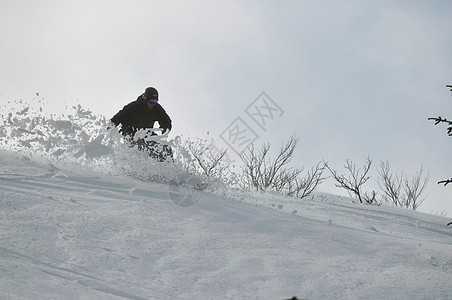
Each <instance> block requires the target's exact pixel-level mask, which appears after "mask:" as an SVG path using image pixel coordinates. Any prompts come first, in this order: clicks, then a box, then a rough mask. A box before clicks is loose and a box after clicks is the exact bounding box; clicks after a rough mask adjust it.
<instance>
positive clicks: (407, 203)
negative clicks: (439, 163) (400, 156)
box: [378, 161, 429, 210]
mask: <svg viewBox="0 0 452 300" xmlns="http://www.w3.org/2000/svg"><path fill="white" fill-rule="evenodd" d="M378 173H379V175H380V176H379V178H378V185H379V186H380V189H381V190H382V192H383V200H384V201H385V202H388V203H391V204H393V205H395V206H401V207H406V208H409V209H412V210H416V209H417V208H418V207H419V206H420V205H421V204H422V202H424V200H425V198H423V199H421V195H422V194H423V193H424V191H425V189H426V188H427V184H428V181H429V174H427V175H426V176H425V177H424V176H423V173H424V169H423V167H421V168H420V169H419V171H417V172H416V173H415V174H414V175H413V176H412V177H411V180H409V179H408V177H407V176H405V175H404V174H403V172H401V173H400V175H399V174H398V173H395V174H394V173H392V172H391V167H390V166H389V162H388V161H386V162H381V163H380V166H379V169H378Z"/></svg>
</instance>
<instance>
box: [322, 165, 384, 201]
mask: <svg viewBox="0 0 452 300" xmlns="http://www.w3.org/2000/svg"><path fill="white" fill-rule="evenodd" d="M325 166H326V168H327V169H328V170H329V171H330V172H331V175H333V178H334V179H335V180H336V182H337V184H336V186H337V187H339V188H343V189H345V190H347V191H348V193H349V194H350V196H353V194H354V195H355V196H356V197H357V198H358V199H359V202H361V203H369V204H380V203H378V201H377V199H376V196H377V193H376V192H375V191H372V193H371V194H370V195H369V194H368V193H367V192H364V191H363V185H364V184H365V183H366V182H367V181H368V180H369V179H370V178H371V176H369V175H368V174H369V170H370V167H371V166H372V159H371V158H370V157H369V156H367V158H366V163H365V165H364V167H363V169H362V172H361V171H360V169H358V168H357V167H356V165H355V164H354V163H353V162H352V161H351V160H350V159H346V160H345V166H344V167H345V169H346V170H347V171H348V177H346V176H345V175H338V174H337V172H336V171H335V170H333V169H331V168H330V167H329V166H328V164H326V165H325Z"/></svg>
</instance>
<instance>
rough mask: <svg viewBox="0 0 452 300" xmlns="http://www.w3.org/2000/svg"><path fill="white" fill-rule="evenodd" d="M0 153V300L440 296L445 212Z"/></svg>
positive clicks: (451, 237)
mask: <svg viewBox="0 0 452 300" xmlns="http://www.w3.org/2000/svg"><path fill="white" fill-rule="evenodd" d="M0 161H1V164H0V299H287V298H291V297H292V296H297V297H299V298H303V299H451V298H452V228H451V227H447V226H446V225H445V224H446V223H447V222H448V221H449V219H447V218H443V217H438V216H432V215H427V214H422V213H417V212H413V211H408V210H404V209H400V208H396V207H388V206H381V207H375V206H366V205H362V204H358V203H354V201H353V200H352V199H349V198H341V197H338V196H334V195H316V196H315V197H312V198H309V199H304V200H301V201H300V200H294V199H289V198H284V197H281V196H278V195H274V194H249V193H244V192H243V193H242V192H241V193H238V192H234V193H232V192H225V194H226V195H227V196H221V195H216V194H212V193H208V192H204V193H203V194H202V195H200V198H199V202H198V203H196V205H193V206H190V207H181V206H178V205H175V203H174V202H173V201H172V200H171V199H174V196H175V195H176V196H177V194H179V195H181V196H184V195H188V194H189V193H191V192H192V191H190V190H189V189H186V188H181V189H180V190H179V191H177V190H174V189H173V188H172V187H171V186H169V185H165V184H158V183H152V182H144V181H140V180H136V179H132V178H128V177H126V176H121V175H115V176H112V175H105V174H98V173H94V172H92V171H87V170H86V171H75V170H74V169H69V168H68V169H64V168H56V167H55V166H53V165H50V164H40V163H37V162H35V161H31V160H29V159H27V158H25V157H24V156H20V155H14V154H9V153H6V152H2V153H1V154H0Z"/></svg>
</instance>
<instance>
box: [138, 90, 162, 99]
mask: <svg viewBox="0 0 452 300" xmlns="http://www.w3.org/2000/svg"><path fill="white" fill-rule="evenodd" d="M142 97H143V99H144V100H151V99H152V100H158V99H159V92H157V90H156V89H155V88H153V87H148V88H146V89H145V90H144V93H143V95H142Z"/></svg>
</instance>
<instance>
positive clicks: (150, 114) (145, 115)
mask: <svg viewBox="0 0 452 300" xmlns="http://www.w3.org/2000/svg"><path fill="white" fill-rule="evenodd" d="M111 121H112V122H113V124H115V126H118V125H119V124H121V125H122V128H121V133H122V134H123V135H129V136H134V135H135V133H136V132H137V131H138V130H140V129H143V128H153V127H154V123H155V121H157V122H159V125H160V128H167V129H169V130H171V127H172V125H171V118H170V117H169V116H168V114H167V113H166V111H165V110H164V109H163V107H162V106H161V105H160V104H159V103H156V104H155V105H154V107H153V108H152V109H149V107H148V106H147V104H146V101H145V100H144V99H143V98H142V97H141V96H139V97H138V98H137V100H135V101H133V102H131V103H129V104H127V105H126V106H124V108H123V109H121V110H120V111H119V112H118V113H117V114H116V115H115V116H114V117H113V118H112V119H111Z"/></svg>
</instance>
